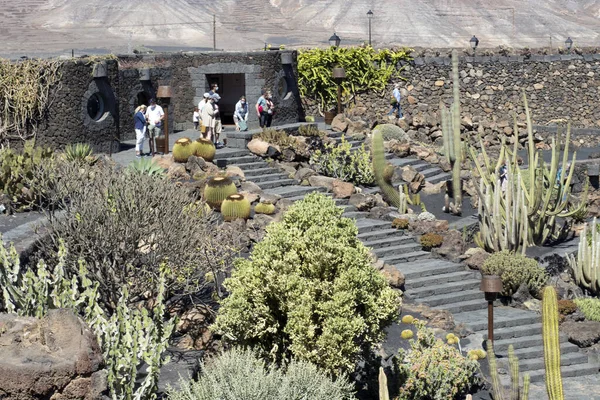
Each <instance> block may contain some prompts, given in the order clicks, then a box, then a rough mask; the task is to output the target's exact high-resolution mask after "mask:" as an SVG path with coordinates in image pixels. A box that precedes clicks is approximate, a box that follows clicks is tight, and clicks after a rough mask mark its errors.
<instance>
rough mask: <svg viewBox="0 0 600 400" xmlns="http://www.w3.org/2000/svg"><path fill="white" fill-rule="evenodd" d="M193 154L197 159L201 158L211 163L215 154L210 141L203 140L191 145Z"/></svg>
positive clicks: (213, 146)
mask: <svg viewBox="0 0 600 400" xmlns="http://www.w3.org/2000/svg"><path fill="white" fill-rule="evenodd" d="M192 149H193V154H194V155H195V156H197V157H202V158H203V159H204V160H205V161H208V162H212V160H214V158H215V153H216V152H217V150H216V148H215V145H214V144H213V142H212V141H210V140H208V139H204V138H200V139H196V141H194V143H192Z"/></svg>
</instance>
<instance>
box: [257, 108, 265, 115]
mask: <svg viewBox="0 0 600 400" xmlns="http://www.w3.org/2000/svg"><path fill="white" fill-rule="evenodd" d="M263 111H264V108H263V106H258V112H259V113H260V114H262V113H263Z"/></svg>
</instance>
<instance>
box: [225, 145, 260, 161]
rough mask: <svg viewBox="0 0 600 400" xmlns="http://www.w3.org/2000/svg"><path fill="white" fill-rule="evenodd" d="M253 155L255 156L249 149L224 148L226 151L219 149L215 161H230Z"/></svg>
mask: <svg viewBox="0 0 600 400" xmlns="http://www.w3.org/2000/svg"><path fill="white" fill-rule="evenodd" d="M250 155H252V156H253V157H256V156H254V155H253V154H252V153H250V151H248V150H247V149H236V148H227V147H226V148H224V149H218V150H217V152H216V153H215V160H223V159H226V160H229V159H232V158H236V157H243V156H250Z"/></svg>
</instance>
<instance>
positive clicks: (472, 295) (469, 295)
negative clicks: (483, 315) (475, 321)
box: [417, 289, 487, 307]
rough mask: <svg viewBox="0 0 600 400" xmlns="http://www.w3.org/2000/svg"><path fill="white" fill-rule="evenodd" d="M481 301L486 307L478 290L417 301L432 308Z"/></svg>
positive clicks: (429, 297)
mask: <svg viewBox="0 0 600 400" xmlns="http://www.w3.org/2000/svg"><path fill="white" fill-rule="evenodd" d="M471 300H479V301H481V302H482V303H483V304H484V305H485V304H487V303H486V302H485V299H484V298H483V293H482V292H481V291H480V290H479V289H477V290H475V289H471V290H463V291H460V292H454V293H444V294H436V295H434V296H428V297H422V298H420V299H417V303H419V304H426V305H428V306H430V307H439V306H443V305H445V304H455V303H460V302H463V301H471Z"/></svg>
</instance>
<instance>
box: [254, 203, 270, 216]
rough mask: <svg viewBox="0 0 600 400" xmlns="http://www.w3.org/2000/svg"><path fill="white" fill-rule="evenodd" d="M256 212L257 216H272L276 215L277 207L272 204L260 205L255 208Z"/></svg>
mask: <svg viewBox="0 0 600 400" xmlns="http://www.w3.org/2000/svg"><path fill="white" fill-rule="evenodd" d="M254 212H255V213H256V214H266V215H272V214H275V206H274V205H273V204H270V203H258V204H257V205H255V206H254Z"/></svg>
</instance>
